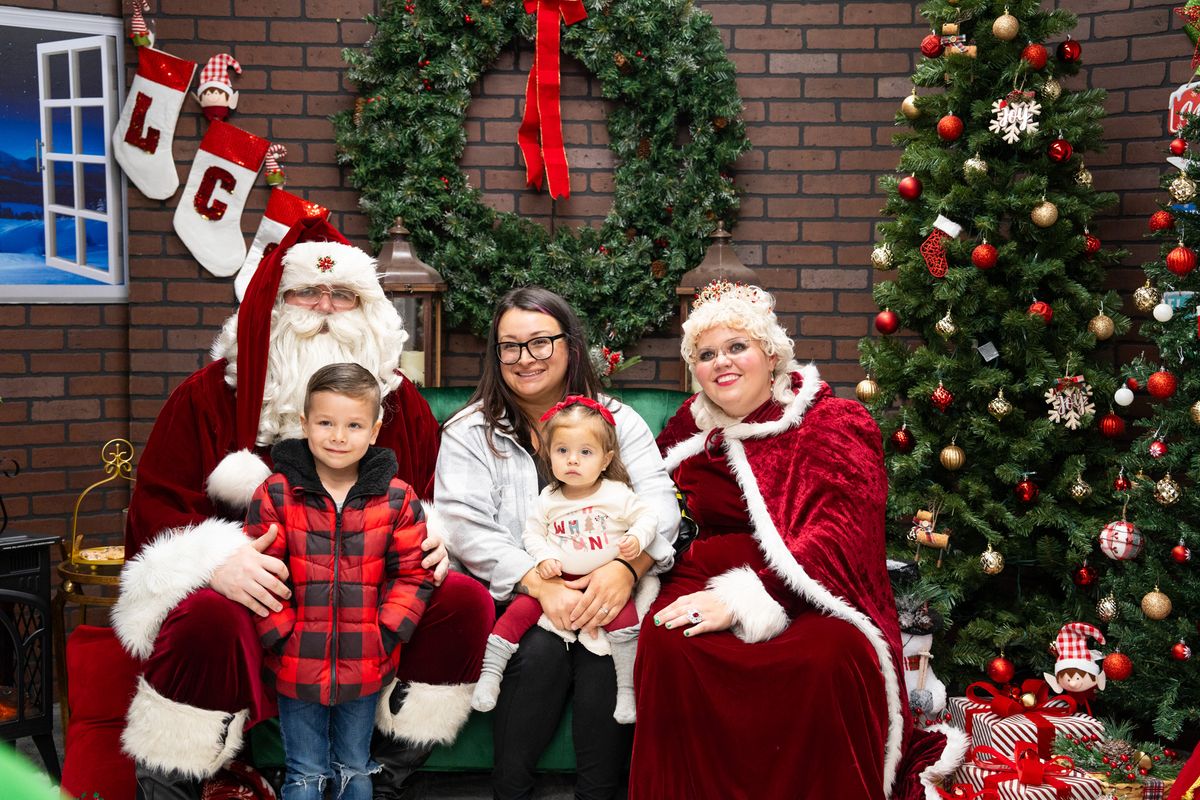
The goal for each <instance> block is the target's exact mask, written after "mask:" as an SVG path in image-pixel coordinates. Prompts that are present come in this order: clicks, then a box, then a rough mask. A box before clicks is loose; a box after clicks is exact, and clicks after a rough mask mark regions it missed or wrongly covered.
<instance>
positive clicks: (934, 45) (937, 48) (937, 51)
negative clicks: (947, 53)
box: [921, 33, 945, 58]
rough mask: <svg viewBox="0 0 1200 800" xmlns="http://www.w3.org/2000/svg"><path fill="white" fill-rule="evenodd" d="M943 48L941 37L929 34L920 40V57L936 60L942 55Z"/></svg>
mask: <svg viewBox="0 0 1200 800" xmlns="http://www.w3.org/2000/svg"><path fill="white" fill-rule="evenodd" d="M944 49H945V46H944V45H943V44H942V37H940V36H938V35H936V34H933V33H931V34H929V35H928V36H926V37H925V38H924V39H922V40H921V55H923V56H925V57H926V58H937V57H938V56H940V55H941V54H942V50H944Z"/></svg>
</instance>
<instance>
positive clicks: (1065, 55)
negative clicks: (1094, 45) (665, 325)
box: [1057, 39, 1083, 64]
mask: <svg viewBox="0 0 1200 800" xmlns="http://www.w3.org/2000/svg"><path fill="white" fill-rule="evenodd" d="M1057 52H1058V60H1059V61H1063V62H1066V63H1068V64H1071V63H1074V62H1076V61H1078V60H1079V57H1080V56H1082V55H1083V48H1082V47H1081V46H1080V44H1079V42H1077V41H1075V40H1074V39H1067V40H1066V41H1065V42H1063V43H1062V44H1060V45H1059V46H1058V51H1057Z"/></svg>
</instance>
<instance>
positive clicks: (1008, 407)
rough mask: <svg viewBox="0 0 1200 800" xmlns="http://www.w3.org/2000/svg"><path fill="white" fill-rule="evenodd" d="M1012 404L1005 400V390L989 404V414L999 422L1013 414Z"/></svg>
mask: <svg viewBox="0 0 1200 800" xmlns="http://www.w3.org/2000/svg"><path fill="white" fill-rule="evenodd" d="M1012 410H1013V407H1012V403H1010V402H1008V401H1007V400H1005V399H1004V390H1003V389H1001V390H1000V391H999V393H998V394H997V395H996V396H995V397H993V398H992V402H990V403H988V413H989V414H991V415H992V416H993V417H995V418H996V420H997V421H999V420H1002V419H1004V418H1005V417H1007V416H1008V415H1009V414H1010V413H1012Z"/></svg>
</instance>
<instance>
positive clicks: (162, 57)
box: [112, 47, 196, 200]
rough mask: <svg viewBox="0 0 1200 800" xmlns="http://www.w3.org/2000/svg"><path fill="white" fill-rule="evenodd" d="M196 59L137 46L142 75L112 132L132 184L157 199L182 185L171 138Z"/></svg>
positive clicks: (119, 159)
mask: <svg viewBox="0 0 1200 800" xmlns="http://www.w3.org/2000/svg"><path fill="white" fill-rule="evenodd" d="M195 73H196V62H195V61H187V60H186V59H182V58H176V57H175V56H173V55H170V54H169V53H164V52H163V51H161V50H155V49H153V48H151V47H139V48H138V66H137V74H136V75H134V76H133V85H132V86H130V87H129V96H128V97H127V98H125V107H124V108H123V109H121V118H120V119H119V120H117V127H116V130H114V131H113V137H112V142H113V155H115V156H116V158H117V163H118V164H120V165H121V169H123V170H125V174H126V175H128V176H129V180H131V181H133V185H134V186H136V187H137V188H138V191H140V192H141V193H142V194H144V195H146V197H149V198H151V199H153V200H165V199H167V198H168V197H170V196H171V195H173V194H175V190H176V189H178V188H179V174H178V173H177V172H176V171H175V158H174V156H173V154H172V153H171V143H172V142H173V141H174V139H175V124H176V123H177V122H178V121H179V111H180V109H182V108H183V100H184V98H185V97H187V88H188V85H189V84H190V83H191V82H192V76H193V75H194V74H195Z"/></svg>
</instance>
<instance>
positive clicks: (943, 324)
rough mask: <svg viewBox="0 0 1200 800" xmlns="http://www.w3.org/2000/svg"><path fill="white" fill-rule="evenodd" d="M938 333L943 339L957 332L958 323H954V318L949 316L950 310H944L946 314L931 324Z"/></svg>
mask: <svg viewBox="0 0 1200 800" xmlns="http://www.w3.org/2000/svg"><path fill="white" fill-rule="evenodd" d="M933 329H934V330H935V331H937V333H938V335H939V336H941V337H942V338H943V339H949V338H950V337H951V336H953V335H954V334H956V333H958V325H956V324H954V318H953V317H951V316H950V312H949V311H947V312H946V316H944V317H942V318H941V319H939V320H938V321H937V322H936V323H935V324H934V326H933Z"/></svg>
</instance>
